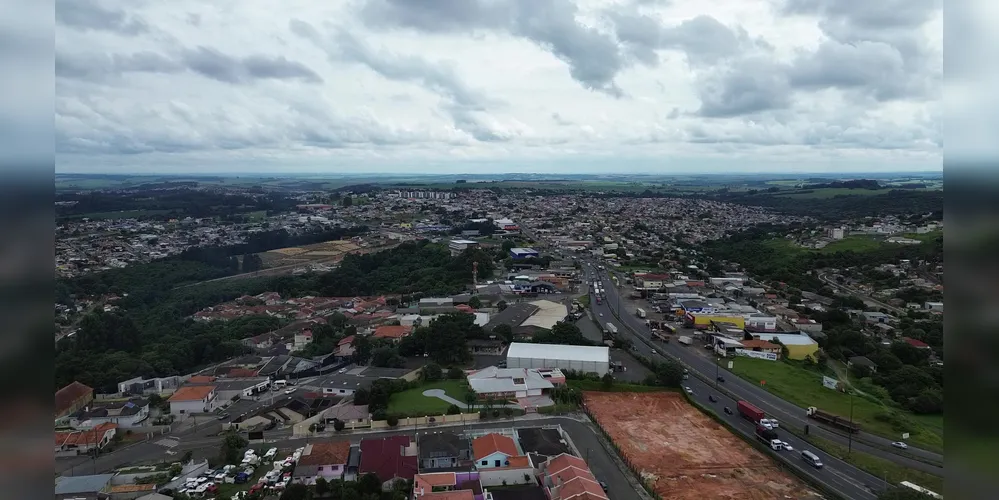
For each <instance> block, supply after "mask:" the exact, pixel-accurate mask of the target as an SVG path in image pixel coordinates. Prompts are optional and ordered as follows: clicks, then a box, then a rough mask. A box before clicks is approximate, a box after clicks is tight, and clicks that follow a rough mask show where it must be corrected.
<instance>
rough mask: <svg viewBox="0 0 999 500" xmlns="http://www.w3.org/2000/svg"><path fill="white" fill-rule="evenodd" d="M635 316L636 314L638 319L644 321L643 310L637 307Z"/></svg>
mask: <svg viewBox="0 0 999 500" xmlns="http://www.w3.org/2000/svg"><path fill="white" fill-rule="evenodd" d="M635 314H637V315H638V317H639V318H642V319H645V309H642V308H641V307H639V308H638V309H635Z"/></svg>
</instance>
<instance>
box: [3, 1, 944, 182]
mask: <svg viewBox="0 0 999 500" xmlns="http://www.w3.org/2000/svg"><path fill="white" fill-rule="evenodd" d="M719 2H721V4H718V5H717V6H716V5H714V4H710V5H709V4H704V3H703V2H700V3H698V2H694V1H693V0H671V1H655V0H596V1H593V0H587V1H585V2H584V1H581V0H426V1H409V0H357V1H356V2H333V3H315V4H304V5H302V6H300V7H297V8H295V9H288V8H282V7H281V6H280V5H278V4H273V5H272V4H267V3H249V4H240V7H239V8H238V9H233V8H230V7H228V6H221V7H213V6H211V5H206V4H204V3H203V2H195V1H193V0H175V1H174V2H168V3H162V2H130V1H125V0H80V1H76V0H73V1H70V0H59V1H58V2H57V4H56V15H55V19H56V24H57V33H56V38H55V61H54V63H55V65H54V67H55V76H56V82H55V87H56V92H57V96H56V101H55V102H56V109H55V127H56V148H57V152H58V154H59V155H60V158H61V159H62V160H63V161H62V162H61V163H65V164H70V163H72V164H93V163H96V162H103V161H107V159H108V158H114V157H116V155H117V156H121V157H123V158H124V157H128V158H130V159H129V160H128V162H129V163H141V162H143V161H152V160H147V159H150V158H158V159H159V160H157V161H161V162H162V161H167V160H164V158H167V159H172V160H170V161H174V160H175V161H178V162H187V161H193V160H190V159H191V158H195V157H197V158H198V162H201V163H205V162H207V163H212V162H217V163H218V164H227V162H233V161H235V160H233V158H254V159H260V158H267V159H268V161H271V162H273V163H274V164H276V165H280V164H281V162H282V161H286V162H288V163H290V164H296V165H299V164H302V163H303V162H304V163H308V162H314V163H315V164H316V165H332V164H336V165H370V164H372V163H371V162H374V161H376V160H377V161H383V162H389V163H392V164H396V165H398V164H405V163H406V162H408V161H421V162H430V163H434V162H436V163H434V164H439V163H440V162H447V161H461V160H460V159H470V158H475V159H477V160H493V161H495V162H499V163H500V164H502V162H504V161H506V162H518V161H519V162H527V161H530V160H531V159H544V160H545V161H549V162H558V164H560V165H569V164H572V161H575V160H572V161H570V160H568V159H567V158H586V157H587V156H588V155H595V156H599V157H603V158H614V159H618V160H620V161H627V160H626V158H632V157H634V158H662V157H668V156H670V155H675V154H680V153H679V152H682V154H683V155H684V158H699V157H704V158H708V157H710V158H717V157H718V155H719V154H720V153H723V152H725V151H734V150H737V151H739V154H740V157H739V158H740V159H739V161H738V162H737V163H735V162H733V165H735V166H736V167H739V168H741V167H742V166H744V165H745V164H747V160H746V158H747V155H752V154H758V157H757V158H759V159H758V160H756V161H758V162H765V161H767V160H766V158H770V157H772V154H770V153H768V151H775V150H777V149H779V148H783V147H793V148H796V149H795V151H797V152H798V154H801V155H805V156H807V157H808V158H809V159H814V160H815V161H816V162H819V161H822V159H823V158H827V159H828V158H841V156H840V155H838V154H837V153H836V152H837V151H841V150H849V151H851V155H854V156H857V157H859V156H862V155H867V156H868V157H869V158H877V159H878V161H871V162H869V164H870V163H878V162H880V161H883V162H887V163H890V162H897V163H899V164H900V165H902V164H904V165H905V167H906V168H911V167H912V166H913V165H924V164H925V165H932V164H934V162H935V160H938V159H939V156H940V144H941V143H942V140H941V138H940V126H939V123H938V120H937V117H938V116H939V113H937V112H936V110H937V109H938V107H939V101H940V86H941V76H942V48H941V47H940V45H941V44H942V42H941V41H940V39H941V38H942V37H938V36H937V37H935V36H934V35H933V31H932V30H933V27H934V26H937V24H942V20H941V19H942V13H941V11H942V8H941V3H940V0H907V1H904V0H885V1H883V2H864V1H861V0H839V1H835V2H828V1H820V0H719ZM726 2H727V3H726ZM774 6H776V8H773V7H774ZM729 7H731V8H729ZM5 23H6V24H5ZM7 25H10V26H13V25H12V24H10V23H8V22H7V21H0V39H2V40H6V38H4V37H5V36H6V37H7V38H11V37H9V36H7V35H6V34H7V33H8V32H10V30H5V29H4V27H5V26H7ZM809 25H810V26H811V34H812V36H813V38H812V39H806V38H807V37H805V38H803V37H802V33H804V32H807V31H808V28H807V27H808V26H809ZM17 41H18V39H15V38H11V42H12V43H13V42H17ZM4 46H14V45H11V44H7V43H3V44H0V52H2V51H3V50H4ZM49 78H51V76H50V77H49ZM781 151H782V152H784V151H785V150H783V149H781ZM454 159H459V160H454ZM255 161H256V160H255ZM635 161H639V159H636V160H635ZM685 161H696V160H685ZM88 162H89V163H88ZM653 163H656V162H653ZM749 163H752V162H749ZM803 163H808V162H804V161H803ZM428 164H429V163H428ZM510 164H514V163H510ZM517 164H521V165H522V164H524V163H517ZM527 164H530V163H527Z"/></svg>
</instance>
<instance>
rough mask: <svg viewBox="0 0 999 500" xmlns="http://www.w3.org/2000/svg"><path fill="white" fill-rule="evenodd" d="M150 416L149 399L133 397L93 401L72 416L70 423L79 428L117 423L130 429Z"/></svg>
mask: <svg viewBox="0 0 999 500" xmlns="http://www.w3.org/2000/svg"><path fill="white" fill-rule="evenodd" d="M147 418H149V400H148V399H143V398H132V399H129V400H126V401H93V403H92V404H91V405H89V406H87V407H84V408H83V409H81V410H80V411H78V412H76V413H74V414H73V416H71V417H70V420H69V425H70V426H72V427H74V428H77V429H92V428H94V427H96V426H98V425H101V424H117V425H118V427H121V428H123V429H128V428H132V427H137V426H138V425H139V424H141V423H142V422H143V421H144V420H146V419H147Z"/></svg>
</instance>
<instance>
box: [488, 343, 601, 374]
mask: <svg viewBox="0 0 999 500" xmlns="http://www.w3.org/2000/svg"><path fill="white" fill-rule="evenodd" d="M506 366H507V368H559V369H561V370H576V371H581V372H592V373H596V374H597V375H600V376H603V374H605V373H607V372H608V371H610V348H609V347H605V346H603V347H589V346H581V345H563V344H525V343H521V342H514V343H512V344H510V348H509V349H507V351H506Z"/></svg>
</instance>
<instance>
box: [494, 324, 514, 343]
mask: <svg viewBox="0 0 999 500" xmlns="http://www.w3.org/2000/svg"><path fill="white" fill-rule="evenodd" d="M493 334H495V335H496V336H497V337H499V338H501V339H503V341H504V342H513V328H512V327H511V326H510V325H508V324H506V323H501V324H499V325H496V326H495V327H493Z"/></svg>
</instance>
